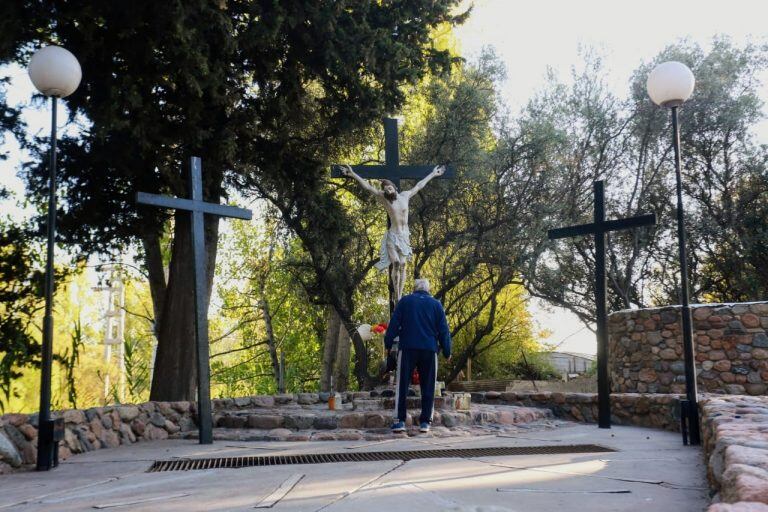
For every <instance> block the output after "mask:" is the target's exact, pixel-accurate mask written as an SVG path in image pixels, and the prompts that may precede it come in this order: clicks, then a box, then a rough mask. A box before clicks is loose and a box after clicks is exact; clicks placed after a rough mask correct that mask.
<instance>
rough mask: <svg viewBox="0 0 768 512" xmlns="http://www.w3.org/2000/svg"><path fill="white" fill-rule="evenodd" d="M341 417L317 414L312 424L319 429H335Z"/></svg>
mask: <svg viewBox="0 0 768 512" xmlns="http://www.w3.org/2000/svg"><path fill="white" fill-rule="evenodd" d="M338 423H339V418H338V417H336V416H317V417H316V418H315V421H314V423H313V424H312V426H313V427H314V428H316V429H317V430H333V429H335V428H338V426H339V425H338Z"/></svg>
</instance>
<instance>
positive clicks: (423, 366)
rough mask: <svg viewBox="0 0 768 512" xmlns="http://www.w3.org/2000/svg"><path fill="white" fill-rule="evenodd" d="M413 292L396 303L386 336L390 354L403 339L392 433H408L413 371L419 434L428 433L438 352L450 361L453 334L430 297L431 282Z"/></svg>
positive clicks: (421, 282) (420, 282)
mask: <svg viewBox="0 0 768 512" xmlns="http://www.w3.org/2000/svg"><path fill="white" fill-rule="evenodd" d="M413 288H414V291H413V293H412V294H410V295H406V296H405V297H403V298H402V299H400V302H398V303H397V307H396V308H395V312H394V313H393V314H392V319H391V320H390V322H389V327H388V328H387V334H386V335H385V336H384V346H385V347H386V348H387V350H391V349H392V348H393V345H394V342H395V338H396V337H398V336H399V337H400V341H399V347H398V348H397V349H398V353H397V370H396V371H397V383H396V385H395V386H396V388H395V407H396V408H397V416H396V417H395V423H394V424H393V425H392V431H393V432H404V431H405V414H406V401H407V398H408V384H409V383H410V380H411V374H412V373H413V369H414V368H416V369H417V370H418V371H419V385H420V387H421V416H420V417H419V430H420V431H421V432H429V425H430V423H432V413H433V412H434V403H435V380H436V379H437V352H438V351H439V350H442V352H443V356H445V358H446V359H447V360H449V361H450V359H451V333H450V330H449V329H448V320H447V319H446V318H445V311H444V310H443V305H442V304H440V301H438V300H437V299H435V298H434V297H432V295H430V294H429V281H427V280H426V279H416V281H415V282H414V287H413Z"/></svg>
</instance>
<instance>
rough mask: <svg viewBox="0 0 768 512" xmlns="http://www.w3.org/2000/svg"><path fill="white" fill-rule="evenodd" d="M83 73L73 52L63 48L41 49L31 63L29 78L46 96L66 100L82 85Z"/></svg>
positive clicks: (48, 47)
mask: <svg viewBox="0 0 768 512" xmlns="http://www.w3.org/2000/svg"><path fill="white" fill-rule="evenodd" d="M82 77H83V72H82V70H81V69H80V63H79V62H78V61H77V58H76V57H75V56H74V55H72V52H70V51H69V50H67V49H65V48H62V47H61V46H45V47H43V48H40V49H39V50H37V51H36V52H35V54H34V55H33V56H32V59H31V60H30V61H29V78H31V79H32V84H33V85H34V86H35V88H36V89H37V90H38V91H40V92H41V93H43V94H45V95H46V96H55V97H57V98H65V97H67V96H69V95H70V94H72V93H73V92H75V89H77V86H78V85H80V79H81V78H82Z"/></svg>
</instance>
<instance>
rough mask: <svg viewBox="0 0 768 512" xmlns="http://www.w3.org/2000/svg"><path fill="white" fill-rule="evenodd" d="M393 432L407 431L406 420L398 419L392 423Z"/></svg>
mask: <svg viewBox="0 0 768 512" xmlns="http://www.w3.org/2000/svg"><path fill="white" fill-rule="evenodd" d="M392 432H405V422H404V421H398V422H396V423H393V424H392Z"/></svg>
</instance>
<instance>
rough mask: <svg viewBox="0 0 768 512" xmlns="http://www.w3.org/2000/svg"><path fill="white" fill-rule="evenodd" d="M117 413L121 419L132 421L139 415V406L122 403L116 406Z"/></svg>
mask: <svg viewBox="0 0 768 512" xmlns="http://www.w3.org/2000/svg"><path fill="white" fill-rule="evenodd" d="M117 414H118V415H120V419H121V420H122V421H133V420H134V419H136V418H137V417H138V416H139V408H138V407H136V406H135V405H122V406H120V407H118V408H117Z"/></svg>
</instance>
